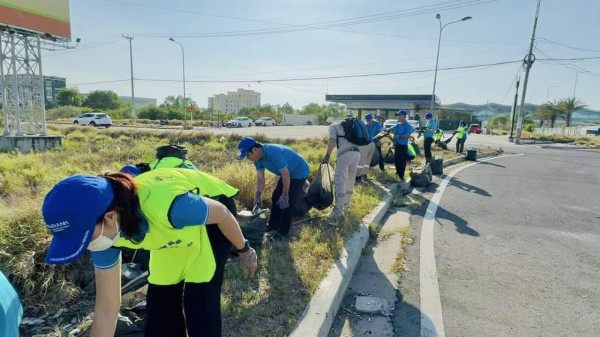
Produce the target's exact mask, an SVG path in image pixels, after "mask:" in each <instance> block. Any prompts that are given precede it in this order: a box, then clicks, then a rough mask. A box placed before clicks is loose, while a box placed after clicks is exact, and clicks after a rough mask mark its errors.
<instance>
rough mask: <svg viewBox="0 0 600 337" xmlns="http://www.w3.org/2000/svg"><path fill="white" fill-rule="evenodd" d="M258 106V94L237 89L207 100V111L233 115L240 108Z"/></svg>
mask: <svg viewBox="0 0 600 337" xmlns="http://www.w3.org/2000/svg"><path fill="white" fill-rule="evenodd" d="M251 106H260V93H259V92H256V91H254V90H246V89H238V90H237V91H230V92H228V93H227V94H218V95H213V97H209V98H208V109H212V110H215V111H222V112H227V113H230V114H235V113H238V112H239V111H240V109H241V108H244V107H251Z"/></svg>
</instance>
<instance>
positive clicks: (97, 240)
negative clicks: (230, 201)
mask: <svg viewBox="0 0 600 337" xmlns="http://www.w3.org/2000/svg"><path fill="white" fill-rule="evenodd" d="M238 192H239V191H238V190H237V189H235V188H233V187H231V186H229V185H227V184H226V183H225V182H223V181H221V180H219V179H217V178H215V177H212V176H210V175H208V174H205V173H202V172H198V171H195V170H189V169H166V168H165V169H156V170H152V171H149V172H146V173H144V174H141V175H139V176H137V177H135V178H133V176H132V175H129V174H124V173H106V174H102V175H100V176H92V175H76V176H71V177H69V178H66V179H64V180H62V181H60V182H59V183H57V184H56V185H55V186H54V187H53V188H52V190H50V192H49V193H48V195H46V197H45V199H44V204H43V206H42V213H43V216H44V221H45V222H46V226H47V227H48V228H49V229H50V231H51V232H52V235H53V238H52V242H51V244H50V247H49V248H48V252H47V254H46V262H47V263H49V264H65V263H70V262H72V261H75V260H76V259H78V258H79V257H81V255H83V253H84V252H85V250H86V249H87V250H89V251H90V252H91V256H92V261H93V262H94V266H95V276H96V305H95V308H94V322H93V324H92V331H91V334H92V336H112V335H113V334H114V332H115V327H116V322H117V316H118V313H119V308H120V301H121V284H120V283H121V258H120V250H119V249H118V247H128V248H132V249H145V250H150V251H151V253H150V276H149V278H148V282H149V286H148V293H147V306H146V310H147V321H148V323H147V325H146V333H145V336H175V337H179V336H181V337H185V336H190V337H196V336H221V313H220V306H219V300H220V282H215V278H217V277H219V275H218V274H219V271H217V268H218V267H217V262H216V261H215V255H216V253H215V251H216V250H217V249H218V248H217V247H215V242H213V241H212V240H211V239H212V238H211V237H210V235H209V234H208V231H207V227H210V226H218V228H219V230H220V231H221V232H222V234H223V235H224V236H225V237H226V238H227V240H228V241H230V242H231V243H232V244H233V245H234V246H235V248H236V250H237V251H238V253H239V255H240V266H241V268H242V272H243V273H244V274H246V275H250V276H252V275H254V272H255V271H256V264H257V258H256V252H255V251H254V249H252V248H250V246H249V245H248V241H247V240H245V238H244V236H243V234H242V232H241V230H240V227H239V224H238V223H237V221H236V219H235V217H234V216H233V215H232V214H231V212H229V210H228V209H227V207H226V206H225V205H223V204H222V203H220V202H218V201H215V200H213V199H212V198H218V197H219V196H226V197H229V198H230V197H233V196H235V195H237V194H238ZM209 224H217V225H209ZM221 273H222V272H221ZM220 277H222V275H220Z"/></svg>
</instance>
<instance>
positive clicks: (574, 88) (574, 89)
mask: <svg viewBox="0 0 600 337" xmlns="http://www.w3.org/2000/svg"><path fill="white" fill-rule="evenodd" d="M579 73H583V74H589V73H590V72H589V71H578V72H577V74H575V86H574V87H573V98H575V93H576V92H577V77H579Z"/></svg>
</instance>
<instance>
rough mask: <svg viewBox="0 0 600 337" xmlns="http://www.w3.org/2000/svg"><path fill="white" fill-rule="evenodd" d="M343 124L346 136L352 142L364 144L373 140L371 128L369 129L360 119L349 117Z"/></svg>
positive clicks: (359, 144)
mask: <svg viewBox="0 0 600 337" xmlns="http://www.w3.org/2000/svg"><path fill="white" fill-rule="evenodd" d="M341 124H342V127H343V128H344V133H345V136H344V138H346V139H347V140H348V141H349V142H350V143H352V144H354V145H358V146H363V145H367V144H369V143H370V142H371V139H370V137H369V130H367V126H366V125H365V123H363V122H362V121H361V120H360V119H356V118H354V117H348V118H346V119H345V120H344V121H343V122H342V123H341Z"/></svg>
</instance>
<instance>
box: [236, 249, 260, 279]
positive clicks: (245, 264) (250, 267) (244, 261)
mask: <svg viewBox="0 0 600 337" xmlns="http://www.w3.org/2000/svg"><path fill="white" fill-rule="evenodd" d="M239 255H240V269H241V270H242V274H244V276H246V277H247V276H250V277H252V276H254V273H255V272H256V265H257V262H258V258H257V257H256V251H255V250H254V248H250V249H249V250H248V251H247V252H244V253H239Z"/></svg>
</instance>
